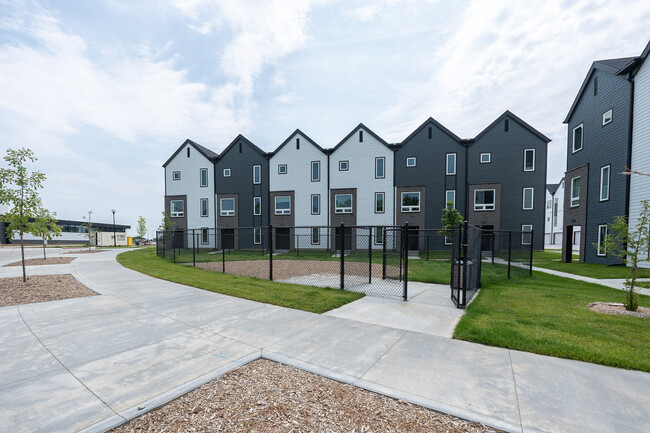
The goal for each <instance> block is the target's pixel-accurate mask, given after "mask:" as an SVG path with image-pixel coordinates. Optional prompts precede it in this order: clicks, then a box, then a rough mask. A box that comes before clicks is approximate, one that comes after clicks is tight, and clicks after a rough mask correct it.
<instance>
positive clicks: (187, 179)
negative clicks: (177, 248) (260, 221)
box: [163, 139, 217, 248]
mask: <svg viewBox="0 0 650 433" xmlns="http://www.w3.org/2000/svg"><path fill="white" fill-rule="evenodd" d="M216 157H217V154H216V153H215V152H213V151H211V150H209V149H206V148H205V147H203V146H201V145H199V144H197V143H195V142H193V141H192V140H189V139H188V140H185V142H184V143H183V144H182V145H181V146H180V147H179V148H178V149H177V150H176V152H174V154H173V155H172V156H171V157H170V158H169V159H168V160H167V161H166V162H165V163H164V164H163V167H164V169H165V211H166V212H167V214H168V215H169V217H170V219H171V221H172V222H173V223H174V224H175V226H174V228H175V229H201V231H200V236H199V246H200V247H203V248H214V247H215V245H214V243H215V236H210V231H209V230H208V229H214V228H215V227H216V212H215V194H214V179H215V178H214V159H215V158H216ZM193 240H194V239H191V240H189V239H188V240H187V241H186V245H185V246H186V247H190V246H192V245H193V242H192V241H193Z"/></svg>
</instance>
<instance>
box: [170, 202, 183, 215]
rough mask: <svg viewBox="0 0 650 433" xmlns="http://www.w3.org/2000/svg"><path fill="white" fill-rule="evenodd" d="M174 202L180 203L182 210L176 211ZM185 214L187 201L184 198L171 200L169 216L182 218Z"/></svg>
mask: <svg viewBox="0 0 650 433" xmlns="http://www.w3.org/2000/svg"><path fill="white" fill-rule="evenodd" d="M174 203H180V204H181V207H182V208H183V210H182V211H180V212H178V211H177V212H174ZM184 215H185V202H184V201H183V200H171V201H170V203H169V216H171V217H172V218H182V217H183V216H184Z"/></svg>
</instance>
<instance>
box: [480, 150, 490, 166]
mask: <svg viewBox="0 0 650 433" xmlns="http://www.w3.org/2000/svg"><path fill="white" fill-rule="evenodd" d="M479 161H480V163H481V164H489V163H490V161H492V154H491V153H489V152H488V153H481V158H480V160H479Z"/></svg>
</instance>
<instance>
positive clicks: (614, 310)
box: [587, 302, 650, 319]
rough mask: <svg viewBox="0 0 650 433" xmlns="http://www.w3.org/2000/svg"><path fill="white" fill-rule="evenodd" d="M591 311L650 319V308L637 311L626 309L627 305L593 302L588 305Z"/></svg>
mask: <svg viewBox="0 0 650 433" xmlns="http://www.w3.org/2000/svg"><path fill="white" fill-rule="evenodd" d="M587 307H589V309H590V310H593V311H596V312H598V313H604V314H622V315H624V316H633V317H642V318H646V319H650V308H646V307H639V308H637V310H636V311H629V310H626V309H625V305H623V304H619V303H614V302H592V303H591V304H589V305H587Z"/></svg>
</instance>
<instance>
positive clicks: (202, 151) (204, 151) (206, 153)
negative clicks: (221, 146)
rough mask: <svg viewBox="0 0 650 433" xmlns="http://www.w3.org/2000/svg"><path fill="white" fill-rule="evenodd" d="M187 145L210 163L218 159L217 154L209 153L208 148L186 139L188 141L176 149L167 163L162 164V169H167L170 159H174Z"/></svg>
mask: <svg viewBox="0 0 650 433" xmlns="http://www.w3.org/2000/svg"><path fill="white" fill-rule="evenodd" d="M187 144H189V145H191V146H192V147H194V148H195V149H196V150H198V151H199V153H200V154H201V155H203V156H205V157H206V158H207V159H209V160H210V161H214V160H215V159H217V158H218V157H219V154H218V153H216V152H213V151H211V150H210V149H208V148H206V147H203V146H201V145H200V144H199V143H196V142H194V141H192V140H190V139H189V138H188V139H186V140H185V141H184V142H183V144H181V145H180V146H179V147H178V149H176V152H174V153H173V154H172V156H170V157H169V159H168V160H167V161H165V163H164V164H163V167H167V165H168V164H169V163H170V162H171V161H172V159H174V158H175V157H176V155H178V152H180V151H181V150H182V149H183V148H184V147H185V145H187Z"/></svg>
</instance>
